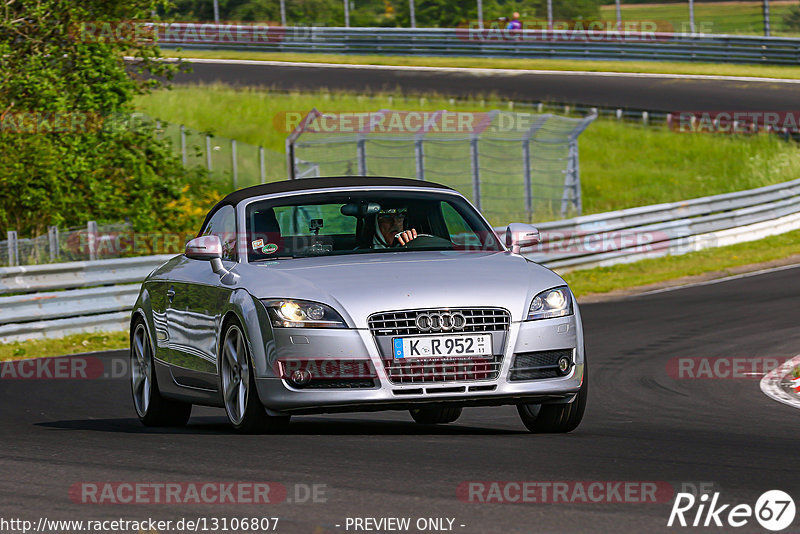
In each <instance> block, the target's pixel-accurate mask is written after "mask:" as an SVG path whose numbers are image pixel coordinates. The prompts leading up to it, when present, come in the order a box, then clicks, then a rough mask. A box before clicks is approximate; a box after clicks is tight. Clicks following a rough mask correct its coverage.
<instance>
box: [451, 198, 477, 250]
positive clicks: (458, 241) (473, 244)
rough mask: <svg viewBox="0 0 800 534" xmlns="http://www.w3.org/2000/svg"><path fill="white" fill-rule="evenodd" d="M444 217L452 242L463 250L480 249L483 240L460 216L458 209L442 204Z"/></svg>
mask: <svg viewBox="0 0 800 534" xmlns="http://www.w3.org/2000/svg"><path fill="white" fill-rule="evenodd" d="M441 209H442V217H444V224H445V225H446V226H447V232H448V233H449V234H450V240H451V241H452V242H453V243H454V244H455V245H456V246H458V247H462V248H480V247H481V239H480V237H479V236H478V234H476V233H475V231H474V230H473V229H472V228H471V227H470V226H469V224H467V222H466V221H465V220H464V217H462V216H461V215H459V213H458V212H457V211H456V209H455V208H454V207H453V206H452V205H450V204H448V203H447V202H442V206H441Z"/></svg>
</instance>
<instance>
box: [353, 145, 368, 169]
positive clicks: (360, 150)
mask: <svg viewBox="0 0 800 534" xmlns="http://www.w3.org/2000/svg"><path fill="white" fill-rule="evenodd" d="M366 143H367V142H366V139H364V138H363V137H360V138H359V139H358V142H357V145H356V146H357V154H358V175H359V176H366V175H367V146H366Z"/></svg>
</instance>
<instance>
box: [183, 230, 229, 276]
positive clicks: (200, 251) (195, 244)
mask: <svg viewBox="0 0 800 534" xmlns="http://www.w3.org/2000/svg"><path fill="white" fill-rule="evenodd" d="M184 254H185V255H186V257H187V258H190V259H193V260H209V261H211V270H212V271H214V274H218V275H219V277H220V281H221V282H222V283H223V284H228V285H230V284H234V283H236V280H237V279H238V278H239V275H237V274H236V273H233V272H231V271H229V270H228V269H226V268H225V266H224V265H223V264H222V241H220V239H219V236H216V235H202V236H200V237H195V238H194V239H192V240H191V241H189V242H188V243H186V251H185V252H184Z"/></svg>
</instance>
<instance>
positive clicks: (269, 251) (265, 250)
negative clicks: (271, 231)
mask: <svg viewBox="0 0 800 534" xmlns="http://www.w3.org/2000/svg"><path fill="white" fill-rule="evenodd" d="M276 250H278V245H276V244H275V243H267V244H266V245H265V246H264V248H262V249H261V252H263V253H264V254H272V253H273V252H275V251H276Z"/></svg>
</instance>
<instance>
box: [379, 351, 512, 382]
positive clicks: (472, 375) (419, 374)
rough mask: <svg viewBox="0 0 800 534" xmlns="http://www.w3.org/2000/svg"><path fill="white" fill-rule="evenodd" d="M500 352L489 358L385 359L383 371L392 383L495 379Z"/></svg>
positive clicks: (501, 357)
mask: <svg viewBox="0 0 800 534" xmlns="http://www.w3.org/2000/svg"><path fill="white" fill-rule="evenodd" d="M502 363H503V356H502V355H499V356H492V357H491V358H414V359H408V358H404V359H402V360H395V359H391V358H390V359H384V360H383V365H384V368H385V369H386V375H387V376H388V377H389V380H390V381H391V382H392V383H393V384H426V383H438V382H459V381H465V380H495V379H496V378H497V376H498V374H499V373H500V366H501V365H502Z"/></svg>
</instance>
